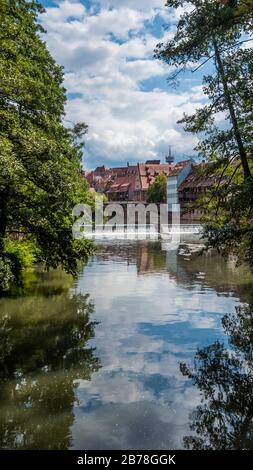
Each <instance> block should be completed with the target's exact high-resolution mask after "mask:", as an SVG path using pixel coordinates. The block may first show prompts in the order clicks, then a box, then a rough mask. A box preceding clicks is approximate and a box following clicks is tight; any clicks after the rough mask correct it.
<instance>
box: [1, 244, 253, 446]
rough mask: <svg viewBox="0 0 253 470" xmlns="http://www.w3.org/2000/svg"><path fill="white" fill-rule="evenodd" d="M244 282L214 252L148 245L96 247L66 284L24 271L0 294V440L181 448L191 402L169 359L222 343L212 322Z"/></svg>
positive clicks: (240, 294)
mask: <svg viewBox="0 0 253 470" xmlns="http://www.w3.org/2000/svg"><path fill="white" fill-rule="evenodd" d="M252 285H253V282H252V277H250V275H249V274H248V273H247V272H246V271H245V270H243V269H242V268H241V269H240V270H237V269H235V268H234V265H233V264H231V263H230V264H227V263H225V262H224V260H222V259H221V258H220V257H218V256H213V257H203V258H199V257H198V256H197V255H196V254H194V255H192V257H191V260H189V256H188V254H187V252H186V251H182V252H181V254H177V253H176V252H172V251H169V252H166V251H162V250H161V244H160V243H152V242H148V243H146V242H138V243H137V242H136V243H135V242H130V243H129V242H118V243H114V244H113V245H110V244H109V243H108V244H102V245H101V246H99V247H98V250H97V253H96V254H95V255H94V257H93V258H92V259H91V260H90V262H89V263H88V265H87V266H86V267H85V268H84V269H83V271H82V273H80V277H79V279H78V280H77V281H76V282H75V284H74V285H73V282H72V281H71V280H70V278H68V277H66V276H64V275H63V273H61V272H54V273H46V274H45V273H44V274H43V273H41V272H39V271H38V272H36V273H34V275H32V276H31V277H30V278H29V280H27V283H26V285H25V294H26V295H25V296H24V297H17V296H16V297H13V298H8V299H0V312H1V313H0V381H1V383H0V446H1V447H2V448H16V449H38V448H40V449H66V448H75V449H112V448H117V449H131V448H132V449H145V448H149V449H157V448H158V449H167V448H183V447H184V445H185V444H184V440H183V438H184V436H186V435H188V436H191V438H192V436H193V433H194V432H195V436H196V438H197V437H198V434H197V429H195V431H194V430H192V431H190V429H189V427H188V424H189V414H190V413H191V412H192V411H193V410H194V409H197V407H198V406H200V405H201V403H200V390H199V387H197V386H194V384H193V382H192V380H189V379H188V376H187V375H183V374H182V373H181V371H180V367H179V365H180V363H187V364H189V363H191V361H192V360H193V358H194V355H195V353H196V350H197V349H199V350H203V349H204V348H208V347H211V345H212V344H215V345H216V344H217V345H218V344H223V343H224V348H228V346H227V344H226V335H225V334H224V330H223V328H222V323H221V319H222V317H223V316H224V312H233V311H234V308H235V306H238V305H239V302H242V301H243V302H249V298H250V295H251V293H252ZM87 293H89V294H87ZM91 299H92V300H91ZM241 318H242V319H243V317H241ZM245 318H246V317H245ZM241 321H242V320H241ZM227 324H228V323H227ZM224 325H225V324H224ZM233 328H234V327H233ZM231 329H232V327H231ZM238 329H239V328H238ZM250 339H251V338H250ZM250 339H249V341H250ZM237 341H239V336H238V335H237ZM240 341H241V339H240ZM240 341H239V342H240ZM231 344H232V342H231ZM238 344H239V343H238ZM216 360H217V359H216ZM244 360H245V358H244ZM223 364H224V360H223V362H222V363H221V364H220V365H219V367H221V366H222V365H223ZM220 370H222V369H220ZM185 373H186V369H185ZM196 373H197V372H196ZM217 376H218V371H217ZM240 383H241V382H240ZM196 385H197V382H196ZM244 390H245V389H244ZM238 393H239V392H238ZM248 395H249V393H248ZM238 397H239V395H238ZM248 399H249V400H250V398H248ZM238 400H239V398H238ZM229 426H232V424H231V422H230V424H229ZM191 433H192V434H191ZM206 438H207V436H206ZM185 442H187V440H186V441H185ZM191 442H192V443H193V441H191Z"/></svg>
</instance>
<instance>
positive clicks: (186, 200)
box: [178, 164, 220, 220]
mask: <svg viewBox="0 0 253 470" xmlns="http://www.w3.org/2000/svg"><path fill="white" fill-rule="evenodd" d="M204 165H207V164H200V165H193V166H192V170H191V172H190V173H189V174H188V175H187V177H186V178H185V179H184V181H182V182H181V184H180V185H179V188H178V201H179V203H180V205H181V211H182V210H183V219H184V220H199V219H200V218H201V216H202V215H203V208H201V207H200V206H199V207H198V205H197V200H198V199H199V198H200V197H202V196H204V195H205V194H206V193H209V192H210V190H211V189H212V187H213V186H214V185H215V184H217V183H218V182H219V180H220V177H219V176H217V175H214V174H212V173H209V174H208V173H207V174H206V172H205V171H203V170H205V168H204ZM192 204H194V205H195V207H189V209H188V210H187V206H189V205H192Z"/></svg>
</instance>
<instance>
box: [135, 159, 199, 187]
mask: <svg viewBox="0 0 253 470" xmlns="http://www.w3.org/2000/svg"><path fill="white" fill-rule="evenodd" d="M189 163H190V160H185V161H182V162H179V163H172V164H170V163H162V164H153V163H150V164H149V163H139V164H138V171H139V178H140V182H141V189H142V190H146V189H148V188H149V186H151V184H152V183H153V182H154V180H155V178H156V177H157V176H159V175H161V174H162V173H164V174H165V175H167V176H177V175H178V174H179V173H180V171H181V170H182V169H183V168H184V167H185V166H187V165H189Z"/></svg>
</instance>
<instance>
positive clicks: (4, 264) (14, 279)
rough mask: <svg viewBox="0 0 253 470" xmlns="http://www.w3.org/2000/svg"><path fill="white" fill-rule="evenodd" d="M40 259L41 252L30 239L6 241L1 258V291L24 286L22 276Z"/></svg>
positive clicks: (9, 239)
mask: <svg viewBox="0 0 253 470" xmlns="http://www.w3.org/2000/svg"><path fill="white" fill-rule="evenodd" d="M38 257H39V250H38V248H37V247H36V245H35V244H34V243H33V241H31V240H29V239H22V240H13V239H11V238H8V239H6V240H5V244H4V253H3V255H2V257H1V258H0V291H7V290H8V289H10V287H11V285H12V284H13V283H15V284H16V285H17V286H20V285H22V274H23V272H24V271H25V270H27V269H29V268H31V267H32V265H33V264H34V263H35V262H36V260H37V259H38Z"/></svg>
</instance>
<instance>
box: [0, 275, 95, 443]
mask: <svg viewBox="0 0 253 470" xmlns="http://www.w3.org/2000/svg"><path fill="white" fill-rule="evenodd" d="M35 275H36V276H37V278H35V281H34V283H33V286H32V287H31V289H30V292H27V295H26V296H25V297H23V299H22V301H20V298H19V297H12V298H8V299H5V298H2V299H0V398H1V403H2V407H1V413H0V441H1V447H2V448H9V449H14V448H15V449H27V448H29V449H54V450H56V449H60V450H63V449H68V448H69V447H71V434H72V433H71V427H72V425H73V420H74V406H75V403H76V399H77V397H76V393H75V391H76V388H77V384H78V380H86V381H87V380H90V379H91V376H92V373H93V372H96V371H98V370H99V368H100V366H101V364H100V361H99V359H98V357H97V356H96V352H95V349H94V348H93V347H91V346H90V345H89V343H88V342H89V340H91V339H92V338H93V337H94V334H95V327H96V322H94V321H93V320H92V314H93V311H94V306H93V303H92V302H91V300H90V298H89V296H88V295H80V294H79V295H74V294H73V295H71V296H70V295H69V288H70V287H71V286H73V280H72V282H70V280H69V279H68V276H67V275H66V274H64V273H62V272H61V271H60V270H56V271H52V272H50V273H46V274H45V273H44V272H36V274H35ZM66 281H67V282H66ZM13 391H14V393H13Z"/></svg>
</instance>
